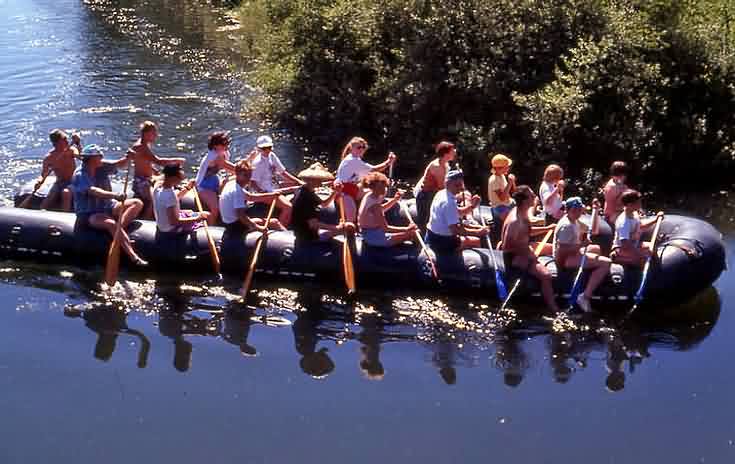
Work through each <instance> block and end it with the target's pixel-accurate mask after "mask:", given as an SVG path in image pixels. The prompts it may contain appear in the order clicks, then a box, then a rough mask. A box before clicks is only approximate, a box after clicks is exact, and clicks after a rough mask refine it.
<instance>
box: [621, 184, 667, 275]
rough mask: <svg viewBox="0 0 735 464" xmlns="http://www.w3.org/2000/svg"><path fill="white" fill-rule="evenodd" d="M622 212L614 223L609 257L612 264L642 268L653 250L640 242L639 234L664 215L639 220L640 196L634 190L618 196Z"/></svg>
mask: <svg viewBox="0 0 735 464" xmlns="http://www.w3.org/2000/svg"><path fill="white" fill-rule="evenodd" d="M620 202H621V203H622V205H623V212H622V213H621V214H620V215H618V217H617V219H616V221H615V238H614V239H613V249H612V252H610V257H611V258H612V260H613V262H615V263H620V264H623V265H630V266H642V265H643V263H644V262H645V261H646V258H647V257H648V256H650V255H651V253H652V252H653V250H651V248H650V244H649V243H648V242H641V234H642V232H643V231H644V230H647V229H650V228H652V227H653V226H654V224H656V220H657V219H658V218H659V217H663V215H664V213H663V212H661V211H659V212H658V213H656V215H655V216H653V217H650V218H647V219H641V217H640V213H639V211H640V210H641V194H640V192H637V191H636V190H628V191H627V192H625V193H623V194H622V195H621V196H620Z"/></svg>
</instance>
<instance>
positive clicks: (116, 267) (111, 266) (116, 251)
mask: <svg viewBox="0 0 735 464" xmlns="http://www.w3.org/2000/svg"><path fill="white" fill-rule="evenodd" d="M119 273H120V240H118V238H117V235H116V236H115V239H114V240H113V241H112V245H110V251H109V252H108V253H107V264H106V265H105V283H107V285H109V286H110V287H112V286H113V285H115V282H117V276H118V274H119Z"/></svg>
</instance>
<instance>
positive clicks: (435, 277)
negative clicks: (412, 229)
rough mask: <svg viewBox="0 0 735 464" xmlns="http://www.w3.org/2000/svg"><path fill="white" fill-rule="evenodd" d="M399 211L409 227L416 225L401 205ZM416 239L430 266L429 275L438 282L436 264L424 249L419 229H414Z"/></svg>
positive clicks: (424, 244) (404, 206)
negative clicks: (401, 211) (404, 216)
mask: <svg viewBox="0 0 735 464" xmlns="http://www.w3.org/2000/svg"><path fill="white" fill-rule="evenodd" d="M400 205H401V209H402V210H403V214H405V215H406V217H407V218H408V223H409V224H411V225H415V224H416V223H415V222H413V218H412V217H411V213H410V212H409V211H408V207H407V206H406V205H405V204H404V203H401V204H400ZM416 238H417V239H418V241H419V245H420V246H421V252H422V253H424V254H425V255H426V258H427V259H428V260H429V265H430V266H431V275H433V276H434V279H436V280H439V272H437V270H436V263H434V258H432V257H431V255H430V254H429V250H428V248H426V243H425V242H424V239H423V237H421V231H420V230H419V229H416Z"/></svg>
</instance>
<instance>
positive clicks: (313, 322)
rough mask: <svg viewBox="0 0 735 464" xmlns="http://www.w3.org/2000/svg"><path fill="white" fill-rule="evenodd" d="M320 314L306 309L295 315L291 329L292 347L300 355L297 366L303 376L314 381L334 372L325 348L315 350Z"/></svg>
mask: <svg viewBox="0 0 735 464" xmlns="http://www.w3.org/2000/svg"><path fill="white" fill-rule="evenodd" d="M320 313H321V311H320V310H317V309H314V308H310V307H307V309H306V310H305V311H300V312H298V313H296V320H295V321H294V323H293V327H292V329H293V336H294V345H295V346H296V351H297V352H298V353H299V354H300V355H301V359H300V360H299V366H301V370H302V371H304V373H305V374H308V375H310V376H312V377H314V378H315V379H323V378H325V377H326V376H328V375H329V374H330V373H331V372H332V371H333V370H334V362H333V361H332V359H331V358H330V357H329V355H328V354H327V348H324V347H322V348H320V349H319V351H317V349H316V346H317V343H319V337H318V336H317V327H318V326H319V321H320V320H321V319H322V317H321V315H320Z"/></svg>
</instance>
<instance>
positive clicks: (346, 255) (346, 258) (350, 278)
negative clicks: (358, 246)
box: [339, 196, 357, 295]
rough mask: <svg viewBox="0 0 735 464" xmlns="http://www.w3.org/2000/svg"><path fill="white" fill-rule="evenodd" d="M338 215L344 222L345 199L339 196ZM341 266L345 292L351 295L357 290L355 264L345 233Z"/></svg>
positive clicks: (343, 222)
mask: <svg viewBox="0 0 735 464" xmlns="http://www.w3.org/2000/svg"><path fill="white" fill-rule="evenodd" d="M339 216H340V219H341V221H342V224H345V223H346V221H345V200H344V197H342V196H340V197H339ZM342 268H343V271H344V276H345V284H346V285H347V293H348V294H350V295H352V294H354V293H355V292H356V291H357V286H356V285H355V266H354V264H353V263H352V250H350V241H349V237H347V234H346V233H345V240H344V242H343V244H342Z"/></svg>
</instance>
